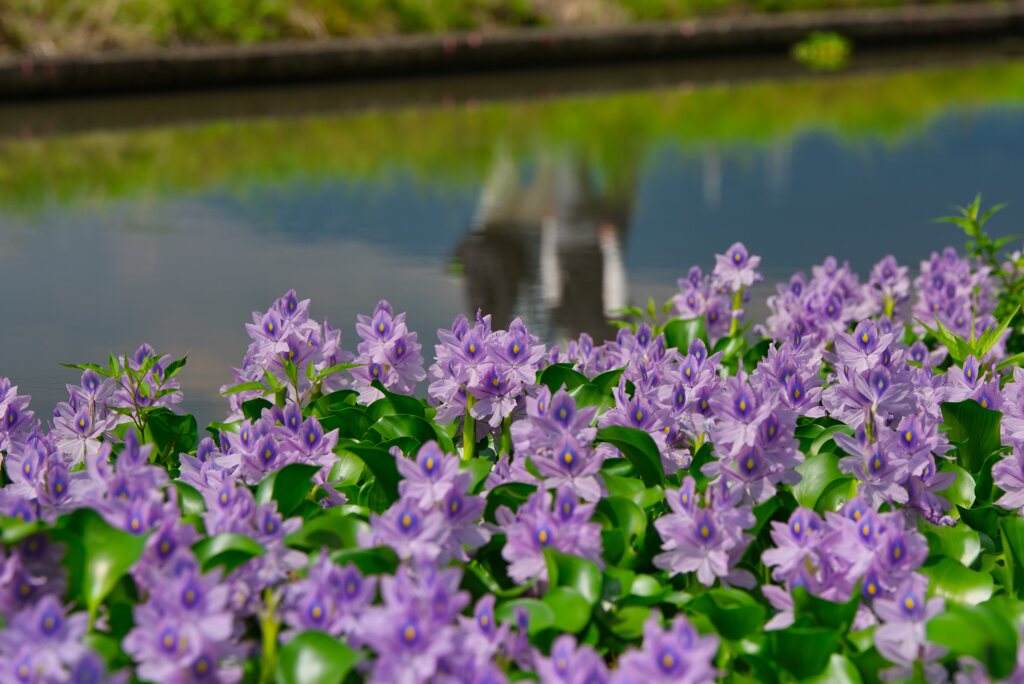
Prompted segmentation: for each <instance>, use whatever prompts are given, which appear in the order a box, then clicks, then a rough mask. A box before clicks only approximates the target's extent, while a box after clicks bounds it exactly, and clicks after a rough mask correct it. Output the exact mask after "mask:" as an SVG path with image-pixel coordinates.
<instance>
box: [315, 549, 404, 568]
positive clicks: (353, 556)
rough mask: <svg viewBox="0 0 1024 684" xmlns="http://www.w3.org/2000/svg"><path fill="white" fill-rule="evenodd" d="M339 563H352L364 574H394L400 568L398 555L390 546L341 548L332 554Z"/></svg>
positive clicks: (332, 557)
mask: <svg viewBox="0 0 1024 684" xmlns="http://www.w3.org/2000/svg"><path fill="white" fill-rule="evenodd" d="M331 560H332V561H334V562H335V563H337V564H338V565H348V564H349V563H352V564H353V565H355V566H356V567H357V568H359V572H361V573H363V574H364V575H393V574H394V573H395V570H396V569H398V556H397V555H396V554H395V552H394V550H393V549H392V548H391V547H390V546H376V547H374V548H372V549H340V550H338V551H335V552H333V553H332V554H331Z"/></svg>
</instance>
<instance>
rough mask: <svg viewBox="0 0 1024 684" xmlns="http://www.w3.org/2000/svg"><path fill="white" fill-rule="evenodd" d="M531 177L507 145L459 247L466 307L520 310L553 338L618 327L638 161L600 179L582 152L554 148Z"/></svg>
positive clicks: (498, 312)
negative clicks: (614, 320) (611, 321)
mask: <svg viewBox="0 0 1024 684" xmlns="http://www.w3.org/2000/svg"><path fill="white" fill-rule="evenodd" d="M523 176H524V174H521V173H520V170H519V168H518V167H517V166H516V164H515V161H514V160H513V159H512V157H511V156H510V155H509V154H508V153H507V152H504V151H502V152H500V153H499V154H498V155H497V157H496V158H495V160H494V162H493V163H492V165H491V168H490V170H489V171H488V174H487V177H486V178H485V179H484V181H483V183H482V185H481V190H480V199H479V203H478V205H477V208H476V214H475V216H474V218H473V225H472V227H471V229H470V231H469V232H468V234H467V235H466V236H465V237H464V238H463V239H462V241H461V242H460V243H459V245H458V247H457V248H456V251H455V257H456V259H457V263H458V264H459V265H460V266H461V270H462V271H463V274H464V278H465V281H464V283H465V284H464V287H465V296H466V304H467V308H468V309H469V310H470V311H473V310H476V309H481V310H483V311H484V312H490V313H492V314H493V315H494V319H495V320H496V321H509V320H511V319H512V318H515V317H516V316H521V317H522V318H523V319H524V320H525V321H526V323H527V325H528V326H529V327H530V328H531V330H536V331H537V332H538V333H539V334H540V335H541V336H542V337H543V338H545V339H564V338H567V337H576V336H578V335H579V334H580V333H581V332H587V333H590V334H591V335H592V336H593V337H594V338H595V339H604V338H605V337H606V336H609V335H613V334H614V329H613V328H612V327H611V326H610V325H608V322H607V320H608V318H609V317H611V316H614V315H615V313H616V312H617V311H618V310H620V309H622V308H623V307H625V306H627V305H628V304H629V285H628V282H627V276H626V266H625V261H624V253H623V252H624V245H625V244H626V236H627V234H628V233H629V230H630V225H631V218H632V210H633V200H634V195H635V182H636V179H635V167H634V166H630V168H629V169H628V171H627V172H626V173H621V174H620V175H619V176H618V177H616V178H612V179H608V180H605V181H604V182H601V181H599V180H598V179H596V178H595V177H594V176H595V173H594V171H593V169H592V168H591V166H590V165H588V164H587V162H586V160H585V158H584V157H583V156H582V155H581V154H579V153H573V152H568V151H564V150H563V151H553V150H547V151H543V152H542V153H540V154H539V155H538V161H537V162H536V167H535V168H534V169H533V173H532V174H530V175H529V176H530V177H528V178H524V177H523Z"/></svg>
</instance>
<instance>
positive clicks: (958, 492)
mask: <svg viewBox="0 0 1024 684" xmlns="http://www.w3.org/2000/svg"><path fill="white" fill-rule="evenodd" d="M939 470H940V471H941V472H944V473H953V474H955V475H956V479H955V480H953V483H952V484H951V485H950V486H949V487H947V488H946V489H943V490H941V491H940V492H939V494H941V495H942V496H943V497H944V498H945V499H946V500H947V501H949V502H950V503H951V504H953V505H954V506H963V507H965V508H970V507H971V506H973V505H974V488H975V483H974V478H973V477H971V474H970V473H968V472H967V471H966V470H964V469H963V468H961V467H960V466H958V465H956V464H955V463H949V462H945V463H943V464H942V466H941V467H940V468H939Z"/></svg>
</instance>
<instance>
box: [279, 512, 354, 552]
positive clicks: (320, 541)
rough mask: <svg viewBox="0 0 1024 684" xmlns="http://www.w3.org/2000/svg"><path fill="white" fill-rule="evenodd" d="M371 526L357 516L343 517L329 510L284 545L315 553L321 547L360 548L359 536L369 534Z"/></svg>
mask: <svg viewBox="0 0 1024 684" xmlns="http://www.w3.org/2000/svg"><path fill="white" fill-rule="evenodd" d="M369 529H370V526H369V525H368V524H367V523H366V521H365V520H363V519H362V518H359V517H358V516H355V515H342V514H340V513H337V512H335V510H334V509H327V510H326V511H324V512H323V513H322V514H321V515H318V516H316V517H315V518H311V519H310V520H307V521H305V522H304V523H303V525H302V527H300V528H299V529H297V530H295V531H294V532H292V533H291V534H289V535H288V536H287V537H285V538H284V543H285V544H287V545H288V546H292V547H295V548H298V549H303V550H306V551H313V550H316V549H318V548H320V547H325V548H328V549H347V548H355V547H358V546H359V534H360V533H365V532H369Z"/></svg>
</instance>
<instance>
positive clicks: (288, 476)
mask: <svg viewBox="0 0 1024 684" xmlns="http://www.w3.org/2000/svg"><path fill="white" fill-rule="evenodd" d="M319 471H320V466H315V465H309V464H306V463H289V464H288V465H286V466H285V467H284V468H281V469H280V470H275V471H274V472H272V473H270V474H269V475H267V476H266V477H265V478H263V480H262V481H261V482H260V483H259V485H258V486H257V487H256V503H258V504H265V503H270V502H271V501H276V502H277V512H278V513H280V514H281V517H282V518H287V517H289V516H290V515H291V514H292V513H294V512H295V509H296V508H298V507H299V504H301V503H302V502H303V501H305V500H306V497H307V496H308V495H309V493H310V492H311V491H313V483H312V482H311V481H310V478H312V477H313V476H314V475H316V474H317V473H318V472H319Z"/></svg>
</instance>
